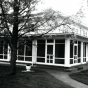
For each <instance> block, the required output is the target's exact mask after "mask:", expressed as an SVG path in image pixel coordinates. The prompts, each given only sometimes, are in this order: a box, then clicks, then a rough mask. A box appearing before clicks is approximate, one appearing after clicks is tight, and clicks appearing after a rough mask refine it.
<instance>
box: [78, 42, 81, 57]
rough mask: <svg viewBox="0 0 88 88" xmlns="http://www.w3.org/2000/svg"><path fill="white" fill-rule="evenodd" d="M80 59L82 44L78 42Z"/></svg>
mask: <svg viewBox="0 0 88 88" xmlns="http://www.w3.org/2000/svg"><path fill="white" fill-rule="evenodd" d="M78 57H81V42H78Z"/></svg>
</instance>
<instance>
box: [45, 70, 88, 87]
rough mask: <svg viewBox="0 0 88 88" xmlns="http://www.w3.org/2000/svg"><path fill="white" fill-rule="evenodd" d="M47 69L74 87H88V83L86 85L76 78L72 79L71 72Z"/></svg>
mask: <svg viewBox="0 0 88 88" xmlns="http://www.w3.org/2000/svg"><path fill="white" fill-rule="evenodd" d="M46 71H47V72H48V73H50V74H51V75H53V76H54V77H55V78H57V79H58V80H61V81H63V82H65V83H66V84H68V85H70V86H72V87H74V88H88V85H85V84H83V83H80V82H78V81H76V80H73V79H71V78H70V77H69V74H70V72H64V71H57V70H49V69H46Z"/></svg>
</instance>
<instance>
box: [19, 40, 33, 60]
mask: <svg viewBox="0 0 88 88" xmlns="http://www.w3.org/2000/svg"><path fill="white" fill-rule="evenodd" d="M25 41H26V44H25V45H20V44H22V43H21V42H22V41H19V47H20V48H19V49H18V60H21V61H32V41H29V40H25Z"/></svg>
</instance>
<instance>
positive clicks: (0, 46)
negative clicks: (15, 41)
mask: <svg viewBox="0 0 88 88" xmlns="http://www.w3.org/2000/svg"><path fill="white" fill-rule="evenodd" d="M0 54H3V41H0Z"/></svg>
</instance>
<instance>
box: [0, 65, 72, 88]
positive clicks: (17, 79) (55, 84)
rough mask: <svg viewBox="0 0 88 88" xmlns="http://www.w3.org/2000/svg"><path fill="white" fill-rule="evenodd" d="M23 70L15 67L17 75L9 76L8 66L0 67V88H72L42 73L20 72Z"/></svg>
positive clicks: (38, 71) (36, 71) (37, 71)
mask: <svg viewBox="0 0 88 88" xmlns="http://www.w3.org/2000/svg"><path fill="white" fill-rule="evenodd" d="M24 69H25V67H17V74H16V75H15V76H10V75H6V74H7V73H8V72H9V71H10V69H9V66H1V65H0V88H72V87H70V86H69V85H67V84H65V83H63V82H62V81H59V80H57V79H56V78H54V77H53V76H51V75H50V74H48V73H46V72H44V71H40V70H35V72H31V73H29V72H26V73H23V72H21V71H22V70H24Z"/></svg>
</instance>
